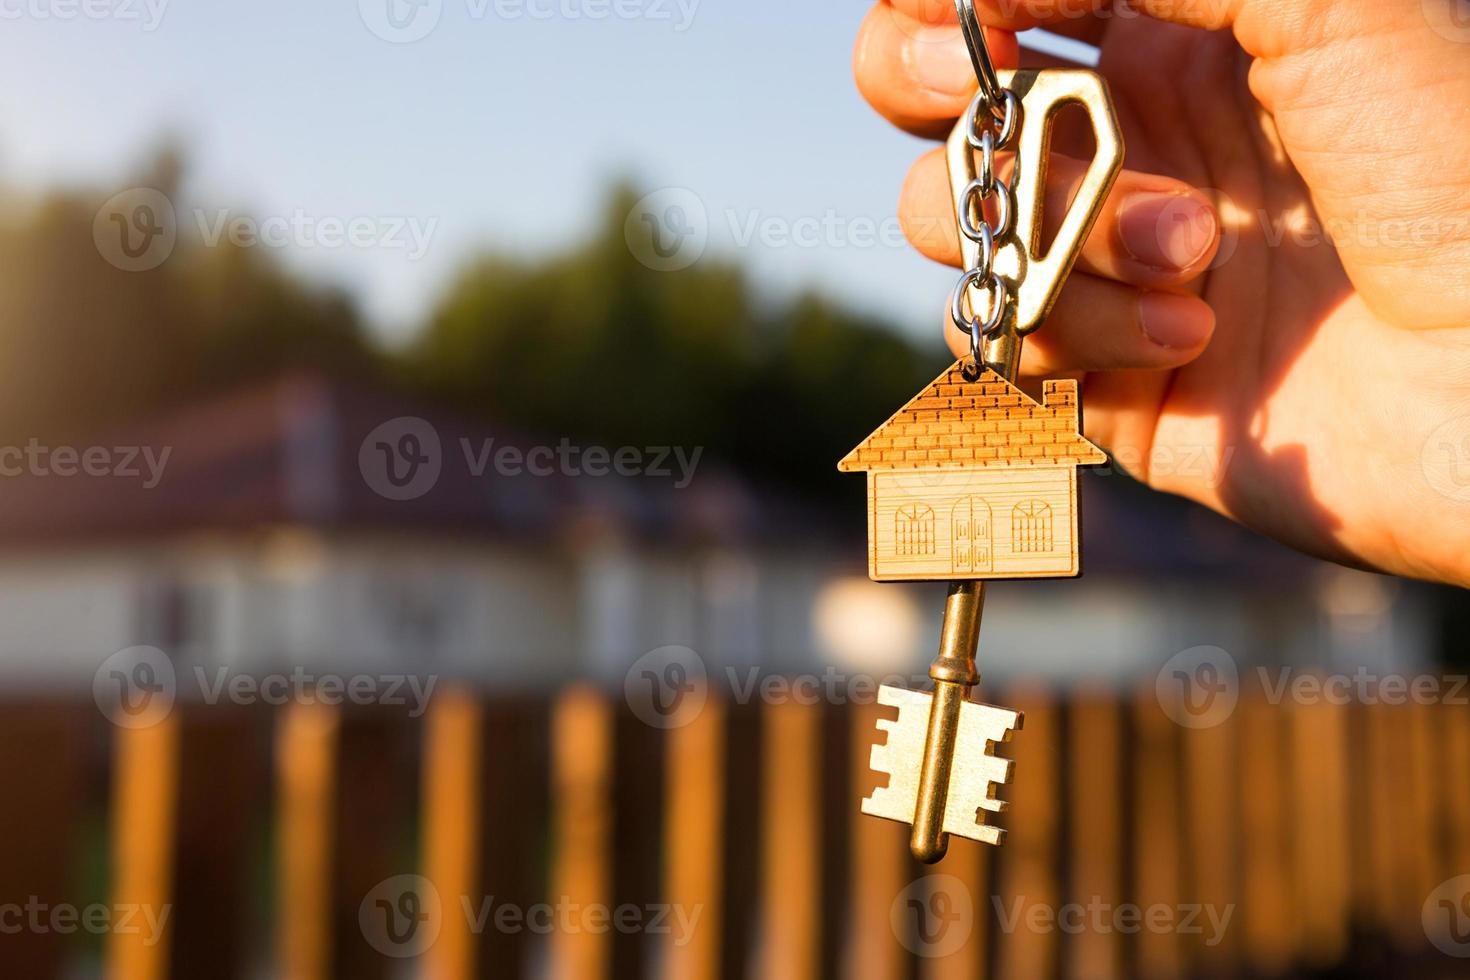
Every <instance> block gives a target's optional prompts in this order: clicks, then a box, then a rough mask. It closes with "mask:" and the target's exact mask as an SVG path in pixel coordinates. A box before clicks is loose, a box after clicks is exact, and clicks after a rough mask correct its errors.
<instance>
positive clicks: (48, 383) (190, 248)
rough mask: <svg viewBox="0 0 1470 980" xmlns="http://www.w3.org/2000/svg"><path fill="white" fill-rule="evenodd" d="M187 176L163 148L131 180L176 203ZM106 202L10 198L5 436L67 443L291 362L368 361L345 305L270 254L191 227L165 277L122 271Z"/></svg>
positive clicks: (2, 355) (2, 236) (4, 297)
mask: <svg viewBox="0 0 1470 980" xmlns="http://www.w3.org/2000/svg"><path fill="white" fill-rule="evenodd" d="M182 170H183V166H182V162H181V158H180V156H179V154H178V153H177V152H176V151H175V150H174V149H173V148H172V147H165V148H164V149H163V150H162V151H161V152H159V153H158V154H157V155H156V157H155V158H154V160H153V162H152V164H151V165H150V166H149V167H148V168H147V169H146V170H145V171H144V172H143V173H141V174H139V175H136V176H135V177H134V178H133V179H132V180H131V181H130V183H131V184H132V185H133V186H136V187H147V188H152V189H154V190H156V191H158V192H160V193H162V194H163V195H164V196H165V197H167V198H168V199H169V200H170V201H174V202H177V201H179V183H180V175H181V173H182ZM104 196H105V195H97V194H89V193H85V192H79V191H57V192H53V193H50V194H48V195H47V196H45V197H44V198H43V199H42V200H40V201H38V202H34V203H27V202H24V201H21V200H18V199H15V198H14V197H13V196H12V197H10V198H8V199H7V200H6V203H7V205H8V206H7V207H5V208H4V210H3V213H4V219H3V220H0V439H4V440H5V441H6V442H12V443H14V442H24V441H25V440H26V439H29V438H32V437H35V438H41V439H47V438H64V437H66V436H67V435H68V434H71V433H76V432H83V431H89V430H95V429H96V428H97V427H98V426H99V425H103V424H106V423H108V422H110V421H112V420H115V419H118V418H120V417H122V418H125V417H128V416H132V415H135V414H137V413H139V412H143V411H147V410H151V409H155V408H158V407H161V406H163V405H166V404H168V403H171V402H173V401H175V400H182V399H187V398H190V397H197V396H198V395H199V394H200V393H201V392H205V391H210V390H213V389H217V388H218V387H219V386H221V385H223V384H228V383H231V382H234V381H238V380H242V379H244V378H246V377H249V376H253V375H258V374H262V373H268V372H272V371H278V370H280V369H281V368H283V367H285V366H287V365H292V364H300V363H315V364H321V365H324V366H325V365H333V366H336V365H342V364H353V363H357V364H366V363H369V362H370V361H371V359H372V355H371V351H370V348H369V346H368V344H367V343H366V341H365V339H364V336H363V332H362V328H361V325H360V323H359V321H358V317H357V316H356V314H355V313H354V311H353V309H352V307H351V306H350V305H349V304H348V302H347V301H346V300H345V298H344V297H342V296H341V295H340V294H333V293H322V292H320V291H317V290H312V289H308V288H306V287H305V286H303V285H301V284H300V283H298V282H296V281H295V280H293V279H292V278H290V277H289V276H287V275H286V274H285V273H284V272H282V271H281V269H280V268H279V267H278V265H277V264H276V263H275V262H273V261H272V260H271V259H270V258H269V257H268V256H265V255H263V254H262V253H261V250H259V249H256V250H249V251H247V250H243V249H239V248H236V247H233V246H230V245H228V244H221V245H220V246H219V247H213V248H206V247H204V246H203V245H202V244H201V243H199V242H197V241H195V240H193V239H192V238H189V237H188V236H187V234H186V232H187V231H188V229H189V226H190V223H189V222H187V221H182V220H181V221H178V222H177V224H178V226H179V239H178V242H177V244H176V246H175V247H174V250H173V251H172V253H170V254H169V255H168V258H167V259H165V260H164V261H163V262H162V264H161V265H159V266H158V267H157V268H154V269H151V270H148V271H142V272H130V271H125V270H124V269H121V268H119V267H118V266H117V265H115V264H113V263H112V262H110V261H108V259H107V257H105V256H104V254H103V250H102V249H101V248H99V245H98V244H97V242H96V241H95V240H94V237H93V231H94V222H95V221H97V220H98V215H99V209H100V208H101V207H102V206H103V204H104V201H103V197H104Z"/></svg>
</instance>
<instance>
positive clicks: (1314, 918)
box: [1287, 701, 1427, 967]
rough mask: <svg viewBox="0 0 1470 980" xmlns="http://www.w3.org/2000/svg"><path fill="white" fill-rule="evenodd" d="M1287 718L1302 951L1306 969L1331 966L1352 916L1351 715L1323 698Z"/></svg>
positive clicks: (1345, 938)
mask: <svg viewBox="0 0 1470 980" xmlns="http://www.w3.org/2000/svg"><path fill="white" fill-rule="evenodd" d="M1287 716H1288V717H1287V724H1288V725H1289V726H1290V728H1291V735H1292V751H1291V757H1292V760H1293V764H1294V768H1293V775H1292V789H1293V794H1294V795H1293V799H1292V807H1291V811H1292V812H1291V818H1292V832H1293V834H1294V840H1295V848H1294V858H1295V860H1294V865H1295V871H1296V874H1295V877H1296V887H1295V889H1294V891H1295V895H1296V901H1295V903H1294V905H1293V909H1294V913H1295V914H1294V916H1293V918H1294V920H1295V922H1296V923H1297V927H1298V939H1297V942H1296V947H1297V949H1298V951H1299V953H1300V955H1301V957H1302V958H1303V959H1304V960H1305V961H1306V963H1307V964H1309V965H1311V966H1316V967H1327V966H1331V965H1332V964H1334V963H1337V962H1340V961H1341V960H1342V957H1343V956H1344V954H1345V953H1346V952H1347V945H1348V926H1349V922H1350V918H1351V898H1352V895H1351V888H1352V883H1351V881H1350V879H1349V877H1348V869H1349V867H1351V863H1352V859H1353V855H1352V850H1351V845H1350V844H1349V839H1350V834H1349V825H1348V817H1349V811H1348V806H1349V802H1348V800H1349V796H1348V790H1347V725H1346V710H1345V708H1343V707H1342V706H1340V705H1335V704H1332V703H1330V702H1328V701H1322V702H1320V703H1311V704H1297V705H1294V706H1292V707H1291V708H1289V709H1287ZM1426 894H1427V893H1426Z"/></svg>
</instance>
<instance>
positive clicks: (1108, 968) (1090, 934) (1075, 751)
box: [1067, 694, 1123, 980]
mask: <svg viewBox="0 0 1470 980" xmlns="http://www.w3.org/2000/svg"><path fill="white" fill-rule="evenodd" d="M1069 720H1070V725H1069V726H1068V731H1069V739H1068V743H1069V753H1068V754H1069V766H1068V769H1069V773H1070V801H1071V803H1070V806H1069V808H1068V818H1069V831H1070V833H1069V840H1070V845H1071V862H1070V863H1071V883H1070V888H1069V892H1070V897H1069V901H1073V902H1079V903H1082V904H1084V905H1085V904H1086V903H1088V902H1091V901H1093V900H1094V899H1099V900H1101V902H1102V903H1104V904H1105V905H1108V906H1112V907H1114V908H1116V907H1117V906H1118V905H1119V904H1121V903H1122V901H1123V882H1122V870H1123V799H1122V794H1123V768H1122V732H1121V729H1120V719H1119V714H1118V707H1117V702H1116V699H1115V698H1114V697H1113V696H1112V695H1109V694H1104V695H1082V696H1080V697H1078V698H1077V699H1076V700H1074V701H1073V704H1072V708H1071V712H1070V717H1069ZM1119 939H1120V936H1119V934H1118V933H1117V931H1116V930H1114V929H1112V928H1108V929H1103V930H1095V929H1087V930H1085V931H1083V932H1081V933H1080V934H1078V935H1077V936H1075V937H1074V938H1073V940H1072V941H1071V942H1070V943H1069V947H1070V948H1069V949H1068V956H1067V976H1069V977H1072V978H1073V980H1118V978H1119V977H1121V975H1122V974H1121V970H1122V952H1123V951H1122V948H1121V944H1120V942H1119Z"/></svg>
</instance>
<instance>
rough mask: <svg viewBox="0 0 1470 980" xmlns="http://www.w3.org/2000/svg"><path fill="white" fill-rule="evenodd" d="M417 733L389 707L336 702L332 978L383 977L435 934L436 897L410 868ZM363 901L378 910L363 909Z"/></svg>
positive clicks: (382, 979) (412, 723) (378, 979)
mask: <svg viewBox="0 0 1470 980" xmlns="http://www.w3.org/2000/svg"><path fill="white" fill-rule="evenodd" d="M420 734H421V728H420V727H419V725H418V723H417V722H415V721H414V720H412V719H409V718H408V717H407V715H406V714H405V713H404V712H403V711H402V710H401V709H399V708H397V707H389V706H384V705H371V706H346V707H344V708H343V709H342V718H341V722H340V727H339V729H338V733H337V784H336V788H335V792H334V794H333V811H334V812H333V814H332V823H333V830H332V842H333V844H334V845H335V850H334V853H333V855H332V857H333V865H332V868H333V870H332V926H333V928H332V975H333V976H334V977H340V978H344V980H349V978H350V980H387V978H388V977H390V976H392V975H393V974H394V973H396V972H397V971H398V969H399V968H400V966H401V964H402V963H403V962H404V961H405V960H406V959H409V958H411V957H412V956H413V955H416V953H417V952H420V951H422V949H424V948H427V947H428V946H430V945H432V943H433V942H434V935H435V934H434V933H433V931H432V930H433V928H434V926H435V925H437V922H436V921H434V912H433V910H434V900H433V899H434V896H433V893H432V892H429V889H428V887H427V885H426V883H425V881H424V879H422V878H421V877H419V876H417V875H415V874H413V872H414V871H415V870H416V869H415V864H416V855H415V853H414V850H415V844H416V841H415V839H414V837H413V836H412V834H411V826H412V823H411V822H412V817H413V814H414V813H415V812H417V810H418V807H419V799H418V790H419V780H418V775H417V770H418V760H419V753H418V744H417V743H418V737H419V735H420ZM365 903H368V904H370V905H376V906H378V907H379V908H380V909H381V911H380V912H377V913H375V912H373V911H371V910H369V911H368V912H366V913H365V912H364V904H365ZM383 903H387V904H386V905H384V904H383Z"/></svg>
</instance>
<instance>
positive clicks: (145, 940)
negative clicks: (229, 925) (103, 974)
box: [106, 711, 182, 980]
mask: <svg viewBox="0 0 1470 980" xmlns="http://www.w3.org/2000/svg"><path fill="white" fill-rule="evenodd" d="M181 727H182V726H181V724H180V721H179V712H177V711H172V712H169V713H167V714H166V715H163V716H162V717H160V718H158V719H157V720H156V721H154V723H153V724H151V725H146V726H143V727H139V728H114V729H113V774H112V779H113V784H112V874H113V884H112V899H111V901H112V905H113V907H114V908H118V907H129V908H135V909H141V910H144V911H146V912H148V913H150V914H152V915H153V916H157V917H160V918H162V917H164V916H166V915H167V913H168V911H169V910H170V909H171V907H172V903H173V895H172V893H171V890H170V889H171V887H172V883H173V872H174V833H175V828H176V826H177V822H176V817H177V809H176V808H177V802H178V785H179V736H180V731H181ZM155 940H156V941H155ZM171 941H172V927H171V926H169V925H165V926H164V928H163V935H162V937H156V936H152V935H151V934H150V933H149V932H148V931H147V930H143V931H138V932H124V931H121V930H112V931H111V932H109V933H108V937H107V953H106V956H107V975H108V976H109V977H111V978H115V980H163V978H164V977H167V976H168V958H169V948H170V943H171Z"/></svg>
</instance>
